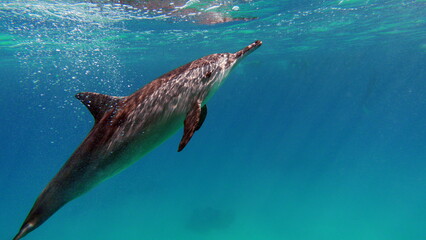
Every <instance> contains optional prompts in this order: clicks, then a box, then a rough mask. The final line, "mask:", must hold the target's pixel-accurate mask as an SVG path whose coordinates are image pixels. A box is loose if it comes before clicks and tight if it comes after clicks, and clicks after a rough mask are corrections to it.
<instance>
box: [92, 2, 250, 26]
mask: <svg viewBox="0 0 426 240" xmlns="http://www.w3.org/2000/svg"><path fill="white" fill-rule="evenodd" d="M89 2H91V3H100V4H105V3H115V4H121V5H128V6H132V7H134V8H137V9H141V10H144V11H151V12H152V11H157V12H158V11H160V12H161V14H163V15H166V16H172V17H178V18H184V19H188V20H192V21H194V22H195V23H199V24H209V25H210V24H218V23H226V22H233V21H250V20H254V19H257V18H256V17H232V16H231V15H230V14H228V13H225V12H220V11H212V10H210V11H206V10H203V11H201V10H200V9H198V8H197V7H194V5H195V4H194V3H199V1H188V0H149V1H147V0H89ZM216 3H217V5H216V6H222V5H224V4H225V5H229V3H226V2H223V1H220V2H219V1H216ZM193 4H194V5H193ZM204 4H212V5H213V4H214V2H213V3H212V1H211V0H210V1H205V0H204ZM212 9H215V8H214V7H213V8H212Z"/></svg>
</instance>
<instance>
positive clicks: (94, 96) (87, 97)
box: [75, 92, 123, 122]
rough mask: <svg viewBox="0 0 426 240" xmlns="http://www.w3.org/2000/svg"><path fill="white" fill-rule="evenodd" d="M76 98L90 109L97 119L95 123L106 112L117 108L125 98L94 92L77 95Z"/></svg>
mask: <svg viewBox="0 0 426 240" xmlns="http://www.w3.org/2000/svg"><path fill="white" fill-rule="evenodd" d="M75 97H76V98H77V99H78V100H80V101H81V102H82V103H83V104H84V105H85V106H86V107H87V108H88V109H89V111H90V112H91V113H92V115H93V117H94V118H95V122H98V121H99V120H100V119H101V118H102V116H103V115H104V114H105V112H107V111H108V110H110V109H111V108H115V107H116V106H117V105H118V103H119V102H120V101H121V100H122V99H123V97H113V96H108V95H104V94H100V93H93V92H81V93H77V94H76V95H75Z"/></svg>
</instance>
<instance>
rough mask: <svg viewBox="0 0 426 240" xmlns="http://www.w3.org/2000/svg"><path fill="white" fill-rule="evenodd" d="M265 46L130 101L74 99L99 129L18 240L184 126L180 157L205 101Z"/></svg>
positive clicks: (183, 71) (183, 74)
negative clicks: (251, 55)
mask: <svg viewBox="0 0 426 240" xmlns="http://www.w3.org/2000/svg"><path fill="white" fill-rule="evenodd" d="M260 45H262V42H261V41H256V42H254V43H252V44H250V45H249V46H247V47H245V48H243V49H242V50H240V51H238V52H236V53H218V54H212V55H208V56H206V57H203V58H200V59H197V60H195V61H193V62H190V63H188V64H186V65H183V66H181V67H179V68H177V69H175V70H173V71H171V72H168V73H166V74H164V75H162V76H161V77H159V78H157V79H155V80H154V81H152V82H151V83H149V84H147V85H146V86H144V87H143V88H141V89H139V90H138V91H136V92H135V93H133V94H132V95H130V96H127V97H112V96H108V95H103V94H99V93H90V92H83V93H79V94H77V95H76V97H77V98H78V99H79V100H80V101H81V102H82V103H83V104H84V105H86V107H87V108H88V109H89V111H90V112H91V113H92V115H93V117H94V118H95V124H94V126H93V128H92V130H91V131H90V133H89V135H87V137H86V139H85V140H84V141H83V142H82V143H81V145H80V146H79V147H78V148H77V149H76V150H75V152H74V153H73V154H72V156H71V157H70V158H69V159H68V161H67V162H66V163H65V164H64V166H63V167H62V168H61V169H60V170H59V172H58V173H57V174H56V176H55V177H54V178H53V179H52V180H51V181H50V183H49V184H48V185H47V186H46V188H45V189H44V190H43V192H42V193H41V194H40V196H39V197H38V198H37V200H36V202H35V203H34V206H33V207H32V209H31V211H30V213H29V214H28V216H27V218H26V219H25V221H24V223H23V224H22V227H21V228H20V230H19V233H18V234H17V235H16V236H15V238H14V240H18V239H21V238H22V237H24V236H25V235H27V234H28V233H29V232H31V231H33V230H34V229H36V228H37V227H39V226H40V225H41V224H42V223H43V222H45V221H46V220H47V219H48V218H49V217H50V216H52V215H53V214H54V213H55V212H56V211H58V210H59V209H60V208H61V207H62V206H63V205H65V204H66V203H67V202H69V201H71V200H73V199H75V198H77V197H79V196H80V195H82V194H84V193H86V192H87V191H89V190H90V189H92V188H93V187H95V186H96V185H97V184H99V183H101V182H102V181H104V180H106V179H107V178H109V177H112V176H113V175H115V174H117V173H119V172H120V171H122V170H124V169H125V168H127V167H128V166H129V165H131V164H132V163H134V162H135V161H137V160H139V159H140V158H141V157H142V156H144V155H145V154H147V153H148V152H149V151H151V150H153V149H154V148H155V147H157V146H158V145H159V144H161V143H162V142H164V141H165V140H166V139H167V138H169V137H170V136H171V135H172V134H174V133H175V132H176V131H177V130H179V129H180V128H181V127H182V125H183V126H184V133H183V137H182V139H181V141H180V143H179V148H178V151H182V149H183V148H184V147H185V146H186V144H187V143H188V142H189V140H190V139H191V137H192V135H193V134H194V132H195V131H197V130H198V129H199V128H200V127H201V125H202V124H203V121H204V119H205V118H206V115H207V106H206V105H205V104H206V102H207V100H208V99H209V98H210V97H211V96H212V95H213V94H214V93H215V92H216V90H217V89H218V88H219V86H220V85H221V84H222V83H223V80H224V79H225V78H226V77H227V75H228V74H229V72H230V71H231V70H232V68H233V67H234V66H235V65H236V64H237V63H238V62H239V61H240V60H241V59H243V57H245V56H247V55H248V54H249V53H251V52H252V51H254V50H255V49H257V48H258V47H259V46H260Z"/></svg>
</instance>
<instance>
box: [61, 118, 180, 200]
mask: <svg viewBox="0 0 426 240" xmlns="http://www.w3.org/2000/svg"><path fill="white" fill-rule="evenodd" d="M184 118H185V115H184V114H176V115H175V116H174V117H172V118H169V119H168V120H167V121H159V122H157V123H153V124H151V125H150V126H149V127H147V128H143V129H140V131H136V132H135V133H134V134H131V135H130V136H128V137H127V138H125V139H112V140H111V141H112V142H114V145H115V147H114V150H113V151H111V150H110V148H106V147H105V146H100V147H99V149H97V150H96V151H94V152H96V154H94V155H90V159H84V158H80V159H79V158H78V157H79V156H78V155H77V156H76V153H74V154H73V156H71V158H70V159H69V160H68V161H67V163H65V165H64V166H63V168H62V169H61V171H59V172H58V174H57V175H56V177H55V178H54V180H53V182H56V183H58V184H59V185H61V186H67V187H66V189H63V190H65V192H66V193H65V194H66V195H67V196H69V197H68V198H69V199H68V200H71V199H73V198H76V197H78V196H80V195H82V194H83V193H85V192H87V191H89V190H90V189H92V188H93V187H95V186H96V185H97V184H99V183H101V182H103V181H104V180H106V179H108V178H110V177H112V176H114V175H116V174H117V173H119V172H121V171H123V170H124V169H126V168H127V167H129V166H130V165H131V164H133V163H135V162H136V161H138V160H139V159H141V158H142V157H143V156H144V155H146V154H147V153H148V152H150V151H151V150H153V149H154V148H156V147H157V146H158V145H160V144H161V143H163V142H164V141H165V140H167V139H168V138H169V137H170V136H172V135H173V134H174V133H176V132H177V131H178V130H179V129H180V128H181V127H182V126H183V121H184Z"/></svg>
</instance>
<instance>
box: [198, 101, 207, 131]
mask: <svg viewBox="0 0 426 240" xmlns="http://www.w3.org/2000/svg"><path fill="white" fill-rule="evenodd" d="M206 117H207V105H204V106H203V107H202V108H201V113H200V121H199V122H198V124H197V127H196V128H195V131H198V129H200V128H201V126H202V125H203V123H204V120H206Z"/></svg>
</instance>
